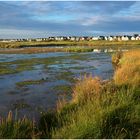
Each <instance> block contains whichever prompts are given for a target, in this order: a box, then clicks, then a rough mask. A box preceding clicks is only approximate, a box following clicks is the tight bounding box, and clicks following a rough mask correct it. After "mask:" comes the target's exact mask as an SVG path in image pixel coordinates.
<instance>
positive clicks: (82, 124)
mask: <svg viewBox="0 0 140 140" xmlns="http://www.w3.org/2000/svg"><path fill="white" fill-rule="evenodd" d="M112 61H113V63H115V65H116V66H117V67H116V71H115V73H114V77H113V79H112V80H111V81H102V80H101V79H99V78H98V77H95V78H93V77H91V76H88V77H87V76H85V78H84V79H82V80H79V81H78V82H77V84H76V85H75V86H74V88H73V89H72V90H73V94H72V100H71V101H70V102H67V101H66V100H65V99H63V100H61V101H59V102H58V104H57V109H56V111H52V112H46V113H43V114H42V117H41V118H40V120H39V122H38V123H36V122H35V121H34V120H32V121H31V120H29V119H27V118H26V117H24V118H23V119H18V118H17V115H16V114H15V115H14V116H13V114H12V113H11V112H9V114H8V116H7V118H1V119H0V138H59V139H60V138H79V139H80V138H86V139H88V138H99V139H100V138H104V139H105V138H106V139H107V138H108V139H111V138H114V139H115V138H116V139H117V138H121V139H125V138H140V119H139V118H140V102H139V99H140V50H131V51H129V52H125V53H123V54H122V53H121V54H120V53H118V54H115V55H113V56H112Z"/></svg>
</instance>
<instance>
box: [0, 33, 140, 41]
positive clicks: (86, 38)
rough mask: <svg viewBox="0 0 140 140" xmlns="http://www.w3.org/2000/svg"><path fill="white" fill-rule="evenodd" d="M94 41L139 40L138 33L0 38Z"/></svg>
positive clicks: (139, 35)
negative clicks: (131, 34)
mask: <svg viewBox="0 0 140 140" xmlns="http://www.w3.org/2000/svg"><path fill="white" fill-rule="evenodd" d="M66 40H68V41H96V40H108V41H128V40H140V34H134V35H133V36H130V35H123V36H82V37H79V36H56V37H48V38H35V39H0V41H1V42H15V41H18V42H20V41H29V42H31V41H37V42H41V41H66Z"/></svg>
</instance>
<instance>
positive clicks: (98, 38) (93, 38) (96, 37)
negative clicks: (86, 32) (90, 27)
mask: <svg viewBox="0 0 140 140" xmlns="http://www.w3.org/2000/svg"><path fill="white" fill-rule="evenodd" d="M91 39H92V40H100V37H99V36H94V37H92V38H91Z"/></svg>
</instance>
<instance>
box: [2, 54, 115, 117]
mask: <svg viewBox="0 0 140 140" xmlns="http://www.w3.org/2000/svg"><path fill="white" fill-rule="evenodd" d="M85 74H86V75H88V74H91V75H92V76H93V77H94V76H99V77H101V78H102V79H110V78H111V77H112V75H113V67H112V63H111V55H110V54H108V53H95V52H87V53H64V52H63V53H61V52H56V53H39V54H0V97H1V98H0V115H1V116H5V115H7V113H8V111H9V110H12V111H13V112H18V116H19V117H20V116H23V115H26V116H28V117H31V118H34V117H38V116H39V114H40V113H42V112H43V111H46V110H50V109H54V108H55V107H56V103H57V101H58V100H59V99H61V98H67V99H68V100H70V99H71V93H72V87H73V85H74V84H75V82H76V81H77V79H78V78H81V77H82V76H84V75H85Z"/></svg>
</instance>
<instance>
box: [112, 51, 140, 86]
mask: <svg viewBox="0 0 140 140" xmlns="http://www.w3.org/2000/svg"><path fill="white" fill-rule="evenodd" d="M118 65H119V68H118V69H117V70H116V72H115V74H114V80H115V83H116V84H117V85H122V84H124V85H130V84H131V85H135V86H136V85H137V86H138V85H140V50H135V51H129V52H126V53H124V54H123V57H122V59H120V62H119V63H118Z"/></svg>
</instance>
